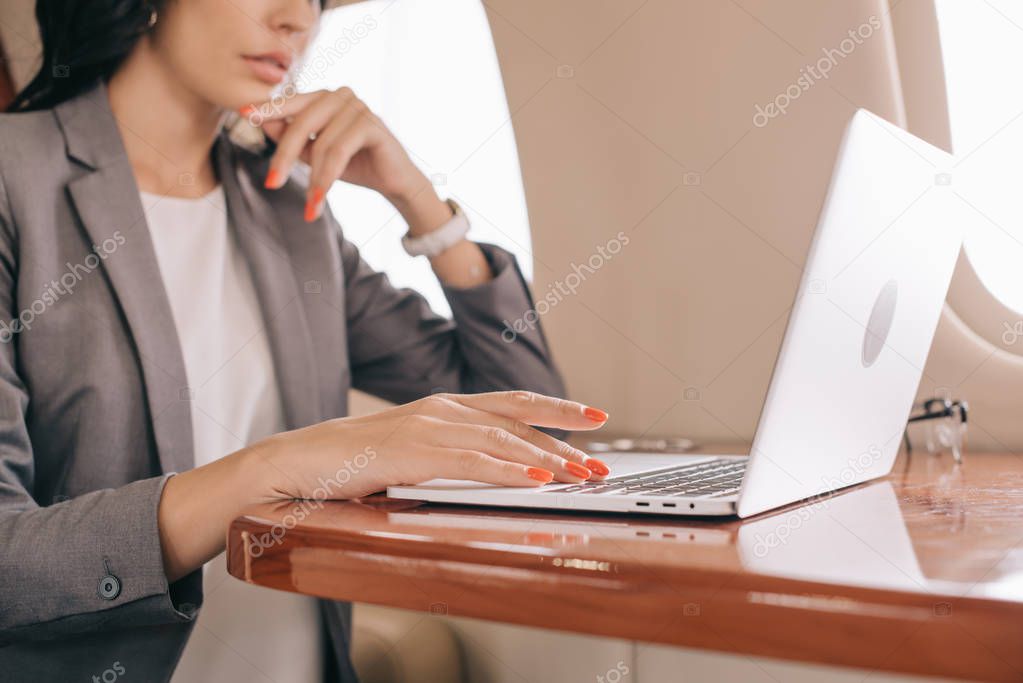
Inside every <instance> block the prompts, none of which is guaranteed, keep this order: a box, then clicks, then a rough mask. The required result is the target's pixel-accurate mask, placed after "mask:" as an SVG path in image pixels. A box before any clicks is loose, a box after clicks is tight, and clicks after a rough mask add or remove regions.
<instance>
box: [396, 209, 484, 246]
mask: <svg viewBox="0 0 1023 683" xmlns="http://www.w3.org/2000/svg"><path fill="white" fill-rule="evenodd" d="M447 203H448V205H449V206H450V207H451V210H452V211H453V212H454V214H455V215H454V216H452V217H451V218H450V220H448V222H447V223H445V224H444V225H442V226H440V227H439V228H437V229H436V230H433V231H431V232H428V233H426V234H425V235H420V236H419V237H412V236H410V235H408V234H406V235H405V236H404V237H402V238H401V246H403V247H405V251H406V252H408V254H409V256H436V255H438V254H440V253H442V252H444V251H446V250H448V249H450V248H451V247H453V246H455V245H456V244H458V243H459V242H460V241H461V240H462V238H464V237H465V235H466V233H467V232H469V219H468V218H467V217H466V215H465V212H464V211H462V207H460V206H459V205H458V204H457V203H456V202H455V200H453V199H448V200H447Z"/></svg>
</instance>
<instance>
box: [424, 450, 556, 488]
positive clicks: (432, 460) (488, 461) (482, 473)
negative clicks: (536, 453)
mask: <svg viewBox="0 0 1023 683" xmlns="http://www.w3.org/2000/svg"><path fill="white" fill-rule="evenodd" d="M428 459H429V467H430V470H431V471H432V472H433V474H432V476H431V477H429V478H440V479H467V480H469V481H479V482H483V483H485V484H497V485H498V486H521V487H525V486H528V487H537V486H543V485H544V484H546V483H548V482H550V481H551V479H552V478H553V475H552V474H551V472H550V471H549V470H545V469H543V468H540V467H534V466H531V465H525V464H520V463H516V462H509V461H507V460H500V459H498V458H495V457H493V456H490V455H488V454H486V453H483V452H481V451H474V450H471V449H451V448H437V449H432V450H431V453H430V455H429V456H428ZM424 481H426V479H424ZM415 483H421V482H415Z"/></svg>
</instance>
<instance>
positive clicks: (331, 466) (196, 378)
mask: <svg viewBox="0 0 1023 683" xmlns="http://www.w3.org/2000/svg"><path fill="white" fill-rule="evenodd" d="M317 3H318V0H231V1H230V2H227V1H225V0H174V1H173V2H170V1H167V0H159V1H156V2H143V1H142V0H73V1H72V0H63V1H62V2H58V1H57V0H40V1H39V3H38V6H37V18H38V20H39V25H40V29H41V34H42V41H43V48H44V58H43V66H42V68H41V70H40V72H39V74H38V75H37V76H36V77H35V79H34V80H33V81H32V82H31V83H30V84H29V85H28V86H27V87H26V89H25V90H24V91H23V92H21V93H20V94H19V96H18V98H17V99H16V100H15V102H14V103H13V104H12V105H11V107H10V112H11V113H8V114H5V115H3V116H2V117H0V147H2V149H3V154H2V155H0V303H2V306H3V311H4V316H5V318H6V320H5V321H4V322H3V326H2V327H0V337H2V339H0V341H2V343H0V405H2V412H0V547H2V548H3V551H2V553H3V554H2V557H0V587H2V588H3V598H2V603H0V604H2V609H0V646H2V647H0V670H2V671H3V672H4V673H3V675H4V677H5V680H31V681H41V680H62V681H63V680H76V679H80V680H90V679H91V680H104V681H109V680H114V679H116V678H118V677H120V676H121V675H125V676H131V677H132V680H144V681H156V680H174V681H187V680H216V681H233V680H239V681H240V680H252V679H253V678H256V677H268V678H271V679H272V680H275V681H277V682H278V683H284V682H285V681H289V682H295V683H297V682H299V681H302V682H303V683H306V682H309V681H319V680H352V679H354V674H353V672H352V671H351V667H350V664H349V662H348V658H347V654H346V649H347V638H348V632H349V610H348V609H347V606H346V605H343V604H340V603H327V602H321V603H316V602H315V601H312V600H311V599H307V598H303V597H301V596H297V595H290V594H283V593H277V592H274V591H265V590H260V589H256V588H252V587H249V586H246V585H245V584H242V583H241V582H237V581H234V580H232V579H227V578H226V577H225V575H224V574H223V568H222V559H221V561H220V565H219V568H218V565H217V563H216V562H211V560H215V558H218V557H222V556H221V553H222V551H223V546H224V531H225V529H226V527H227V525H228V523H229V522H230V520H231V519H232V518H233V517H234V516H236V515H237V514H238V513H239V511H240V510H242V509H243V508H244V507H245V506H247V505H250V504H252V503H257V502H260V501H273V500H288V499H292V498H311V497H323V496H324V495H326V496H329V497H331V498H339V499H346V498H354V497H359V496H363V495H366V494H369V493H372V492H376V491H381V490H382V489H384V488H385V487H386V486H387V485H389V484H399V483H415V482H421V481H425V480H429V479H432V478H435V477H451V478H465V479H475V480H479V481H483V482H490V483H495V484H501V485H511V486H539V485H542V484H543V483H545V482H549V481H551V480H552V479H556V480H558V481H562V482H579V481H583V480H585V479H588V478H600V477H603V476H604V475H606V474H607V473H608V471H607V467H606V466H604V465H603V464H602V463H600V462H599V461H597V460H593V459H590V458H588V457H587V456H586V455H585V454H584V453H582V452H580V451H578V450H576V449H574V448H571V447H570V446H568V445H566V444H565V443H563V442H562V441H560V440H558V439H556V438H554V437H552V436H550V435H549V434H548V433H545V432H543V431H540V430H538V429H536V428H534V426H536V427H546V428H550V429H551V430H554V433H558V431H557V430H577V429H591V428H595V427H599V426H600V425H602V424H603V423H604V422H605V420H606V419H607V415H606V414H604V413H603V412H602V411H600V410H597V409H594V408H587V407H585V406H583V405H580V404H578V403H573V402H570V401H566V400H562V399H558V398H553V396H558V395H560V394H561V393H562V384H561V381H560V379H559V378H558V375H557V372H556V370H555V369H554V366H553V364H552V362H551V358H550V354H549V351H548V349H547V345H546V342H545V340H544V337H543V335H542V333H541V331H540V330H539V329H527V330H524V331H523V332H522V334H519V335H517V336H516V337H515V338H514V339H513V340H503V339H502V337H501V332H502V329H503V323H502V321H503V320H515V319H518V318H521V317H522V316H523V315H524V314H525V313H526V311H527V310H529V308H530V303H529V295H528V292H527V289H526V286H525V283H524V281H523V279H522V277H521V275H520V273H519V271H518V268H517V267H516V264H515V262H514V258H513V257H512V256H510V255H509V254H508V253H507V252H505V251H503V250H501V249H499V248H497V247H494V246H489V245H480V244H475V243H473V242H470V241H468V240H467V239H465V237H464V234H465V227H466V226H465V223H464V218H463V217H462V216H460V215H457V211H455V209H454V208H453V207H452V205H451V204H449V203H446V202H443V201H441V200H440V199H439V198H438V197H437V195H436V194H435V193H434V191H433V189H432V187H431V185H430V183H429V182H427V180H426V178H425V177H424V176H423V174H422V173H421V172H420V171H419V170H418V169H417V168H416V167H415V166H414V165H413V164H412V163H411V161H410V160H409V157H408V156H407V154H406V153H405V152H404V151H403V150H402V148H401V146H400V145H399V144H398V142H397V141H396V140H395V139H394V137H393V136H392V135H391V134H390V133H389V132H388V131H387V129H386V127H385V126H384V125H383V124H382V123H381V122H380V120H379V119H378V118H376V117H375V116H374V115H373V114H372V113H371V112H370V111H368V110H367V108H366V106H365V105H364V104H363V103H362V102H360V101H359V99H358V98H357V97H356V96H355V95H354V94H353V93H351V92H350V91H348V90H345V89H342V90H338V91H336V92H316V93H309V94H303V95H295V96H293V97H290V98H288V99H286V101H284V102H283V103H281V102H277V103H276V104H274V105H273V106H269V105H268V104H267V100H268V98H269V97H270V93H271V89H272V88H273V87H275V86H280V85H281V83H282V81H283V80H284V78H285V76H286V74H287V71H288V69H289V67H290V65H291V62H292V60H293V59H295V58H296V56H298V55H300V54H301V53H302V51H303V49H304V48H305V47H306V46H307V44H308V42H309V40H310V35H311V33H312V32H313V31H314V29H315V27H316V24H317V21H318V19H319V15H320V12H321V7H320V6H319V5H318V4H317ZM437 96H438V97H443V93H437ZM278 105H279V106H278ZM237 111H241V112H243V113H247V114H251V113H253V112H259V115H258V116H252V117H250V118H251V119H252V120H258V122H259V123H260V124H261V126H262V129H263V132H264V133H265V135H266V136H267V137H268V138H269V141H270V144H269V145H268V147H267V149H266V150H265V151H251V150H247V149H244V148H241V147H239V146H237V145H235V144H233V143H232V142H231V141H230V140H229V139H228V137H227V135H226V132H225V131H224V129H223V124H224V122H225V120H226V119H227V118H228V117H229V116H234V115H235V114H234V112H237ZM299 164H304V165H307V166H308V177H309V180H308V183H306V182H305V181H303V180H299V179H298V175H300V174H297V173H296V174H295V176H294V177H293V175H292V172H293V171H295V170H296V169H297V168H299ZM337 179H340V180H342V181H345V182H351V183H357V184H360V185H364V186H366V187H370V188H372V189H374V190H376V191H378V192H380V193H381V194H383V195H384V196H385V197H386V198H387V199H388V200H390V202H391V203H392V204H393V205H394V207H395V209H396V210H397V211H398V212H400V214H401V215H402V217H403V218H404V219H405V220H406V222H407V223H408V226H409V234H408V236H407V240H406V242H407V244H408V248H409V249H410V251H412V252H413V253H424V254H428V255H429V258H430V262H431V264H432V266H433V270H434V272H435V273H436V275H437V277H438V278H439V279H440V281H441V283H442V285H443V286H444V291H445V293H446V295H447V298H448V300H449V301H450V304H451V309H452V311H453V314H454V320H453V322H449V321H447V320H445V319H442V318H440V317H438V316H436V315H434V314H433V313H431V311H430V310H429V308H428V306H427V305H426V303H425V301H424V300H423V299H422V298H421V297H420V296H419V295H417V294H415V293H413V292H411V291H408V290H396V289H394V288H392V287H391V285H390V284H389V283H388V281H387V279H386V278H385V277H384V276H383V275H380V274H378V273H375V272H373V271H372V270H371V269H370V268H369V267H368V266H367V265H366V264H365V263H364V262H363V261H362V260H361V259H360V257H359V253H358V250H357V249H356V247H355V246H354V245H352V244H351V243H350V242H348V241H346V240H345V239H344V237H343V235H342V234H341V231H340V229H339V227H338V225H337V224H336V222H335V221H334V219H333V218H332V217H331V215H330V212H329V210H328V209H327V208H326V207H325V205H324V195H325V192H326V190H327V188H328V187H329V186H330V185H331V183H332V182H333V181H335V180H337ZM427 237H428V238H429V239H427ZM350 387H356V388H360V389H363V390H366V391H368V392H370V393H373V394H376V395H379V396H382V397H384V398H387V399H390V400H392V401H395V402H397V403H399V404H402V405H399V406H398V407H396V408H393V409H390V410H385V411H383V412H380V413H377V414H373V415H369V416H366V417H360V418H345V417H344V416H345V415H346V409H347V406H346V394H347V392H348V389H349V388H350ZM507 389H520V391H507V392H506V391H501V390H507ZM527 390H528V391H527ZM528 425H533V426H528ZM353 463H355V464H354V465H353ZM204 567H206V571H205V598H204V572H203V571H202V570H203V568H204ZM200 605H202V609H201V610H200V609H199V607H200ZM197 620H198V626H196V622H197ZM204 620H205V621H204Z"/></svg>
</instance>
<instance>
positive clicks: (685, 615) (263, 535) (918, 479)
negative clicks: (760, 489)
mask: <svg viewBox="0 0 1023 683" xmlns="http://www.w3.org/2000/svg"><path fill="white" fill-rule="evenodd" d="M228 566H229V570H230V572H231V573H232V574H233V575H234V576H236V577H238V578H239V579H242V580H245V581H250V582H252V583H256V584H260V585H264V586H269V587H272V588H277V589H282V590H288V591H295V592H299V593H304V594H308V595H315V596H320V597H325V598H332V599H337V600H350V601H357V602H367V603H376V604H381V605H390V606H394V607H402V608H406V609H412V610H421V611H426V612H432V613H436V614H450V615H461V616H469V617H479V618H483V619H490V620H495V621H501V622H508V623H514V624H525V625H532V626H541V627H546V628H553V629H562V630H567V631H576V632H581V633H589V634H595V635H600V636H612V637H617V638H625V639H635V640H642V641H649V642H657V643H668V644H675V645H684V646H689V647H697V648H706V649H712V650H720V651H726V652H739V653H746V654H751V655H762V656H768V657H778V658H783V659H790V660H800V661H808V662H821V663H828V664H833V665H839V666H854V667H865V668H870V669H878V670H884V671H898V672H907V673H916V674H927V675H941V676H949V677H953V678H964V679H973V680H988V681H1023V458H1021V457H1020V456H1017V455H1014V454H980V453H968V454H967V455H966V459H965V464H964V465H963V466H961V467H956V466H953V464H952V460H951V458H950V457H949V456H947V455H944V456H935V455H929V454H915V455H913V456H912V457H911V458H906V457H905V456H902V457H900V460H899V461H898V462H897V463H896V466H895V470H894V471H893V473H892V474H891V475H890V476H889V477H888V478H887V479H886V480H882V481H879V482H875V483H870V484H864V485H860V486H857V487H853V488H850V489H847V490H845V491H842V492H839V493H838V494H835V495H832V496H829V497H826V498H822V499H817V500H814V501H813V502H810V503H806V504H802V505H794V506H790V507H788V508H785V509H783V510H781V511H779V512H775V513H769V514H765V515H761V516H759V517H754V518H751V519H748V520H742V521H739V520H735V519H725V520H712V519H705V518H679V517H674V518H664V517H653V516H636V515H627V514H621V515H591V514H580V513H545V512H539V511H514V510H506V509H500V508H478V507H477V508H467V507H458V506H440V505H421V504H417V503H409V502H403V501H395V500H388V499H386V498H383V497H379V498H377V497H372V498H370V499H367V500H365V501H362V502H343V503H342V502H336V503H335V502H317V501H295V502H289V503H281V504H277V505H265V506H261V507H258V508H253V509H252V510H251V511H250V512H249V513H248V514H246V515H244V516H242V517H240V518H238V519H237V520H235V522H234V523H233V524H232V525H231V528H230V530H229V536H228Z"/></svg>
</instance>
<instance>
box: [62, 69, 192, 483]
mask: <svg viewBox="0 0 1023 683" xmlns="http://www.w3.org/2000/svg"><path fill="white" fill-rule="evenodd" d="M55 115H56V116H57V118H58V120H59V122H60V125H61V128H62V130H63V132H64V137H65V140H66V143H67V151H68V155H69V156H71V157H73V158H75V159H77V160H78V161H79V162H81V163H83V164H84V165H85V166H87V167H88V168H89V169H91V170H90V172H87V173H85V174H84V175H82V176H79V177H78V178H76V179H74V180H72V181H71V182H70V183H68V192H69V194H70V197H71V201H72V203H73V204H74V207H75V210H76V211H77V213H78V216H79V218H80V219H81V222H82V225H83V226H84V227H85V230H86V232H87V233H88V235H89V237H90V239H91V240H92V243H93V244H95V245H99V244H102V243H103V242H104V241H106V240H111V239H113V240H116V242H117V243H120V242H121V240H119V239H117V237H118V235H120V236H121V237H122V238H123V244H120V246H119V247H118V248H117V250H116V252H115V253H112V254H110V255H109V256H107V257H106V258H104V259H102V268H103V270H104V272H105V273H106V276H107V278H108V279H109V282H110V286H111V288H112V289H113V291H114V295H115V297H116V299H117V301H118V303H119V304H120V307H121V310H122V311H123V313H124V317H125V320H126V321H127V324H128V328H129V331H130V333H131V336H132V338H133V339H134V342H135V348H136V350H137V352H138V358H139V362H140V365H141V368H142V374H143V379H144V382H145V390H146V399H147V402H148V404H149V413H150V416H151V417H150V419H151V420H152V425H153V432H154V435H155V440H156V448H157V452H158V455H159V459H160V465H161V468H162V469H163V471H164V472H165V473H166V472H181V471H184V470H188V469H190V468H192V467H193V465H194V456H193V444H192V422H191V414H190V409H189V402H188V397H189V393H188V379H187V376H186V374H185V365H184V360H183V359H182V356H181V346H180V343H179V341H178V335H177V330H176V328H175V325H174V318H173V315H172V313H171V308H170V302H169V301H168V299H167V294H166V291H165V290H164V287H163V283H162V280H161V278H160V271H159V265H158V264H157V261H156V254H155V252H154V249H153V244H152V240H151V239H150V237H149V228H148V226H147V224H146V220H145V214H144V212H143V209H142V202H141V199H140V197H139V194H138V187H137V185H136V183H135V176H134V173H133V172H132V168H131V164H130V163H129V161H128V157H127V153H126V152H125V149H124V145H123V142H122V140H121V135H120V131H119V130H118V128H117V123H116V121H115V119H114V116H113V113H112V112H111V110H110V105H109V101H108V99H107V94H106V87H105V85H103V84H102V83H101V84H99V85H98V86H96V87H95V88H94V89H92V90H90V91H88V92H86V93H84V94H82V95H79V96H78V97H75V98H73V99H71V100H67V101H65V102H63V103H61V104H60V105H58V106H57V107H56V108H55Z"/></svg>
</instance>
